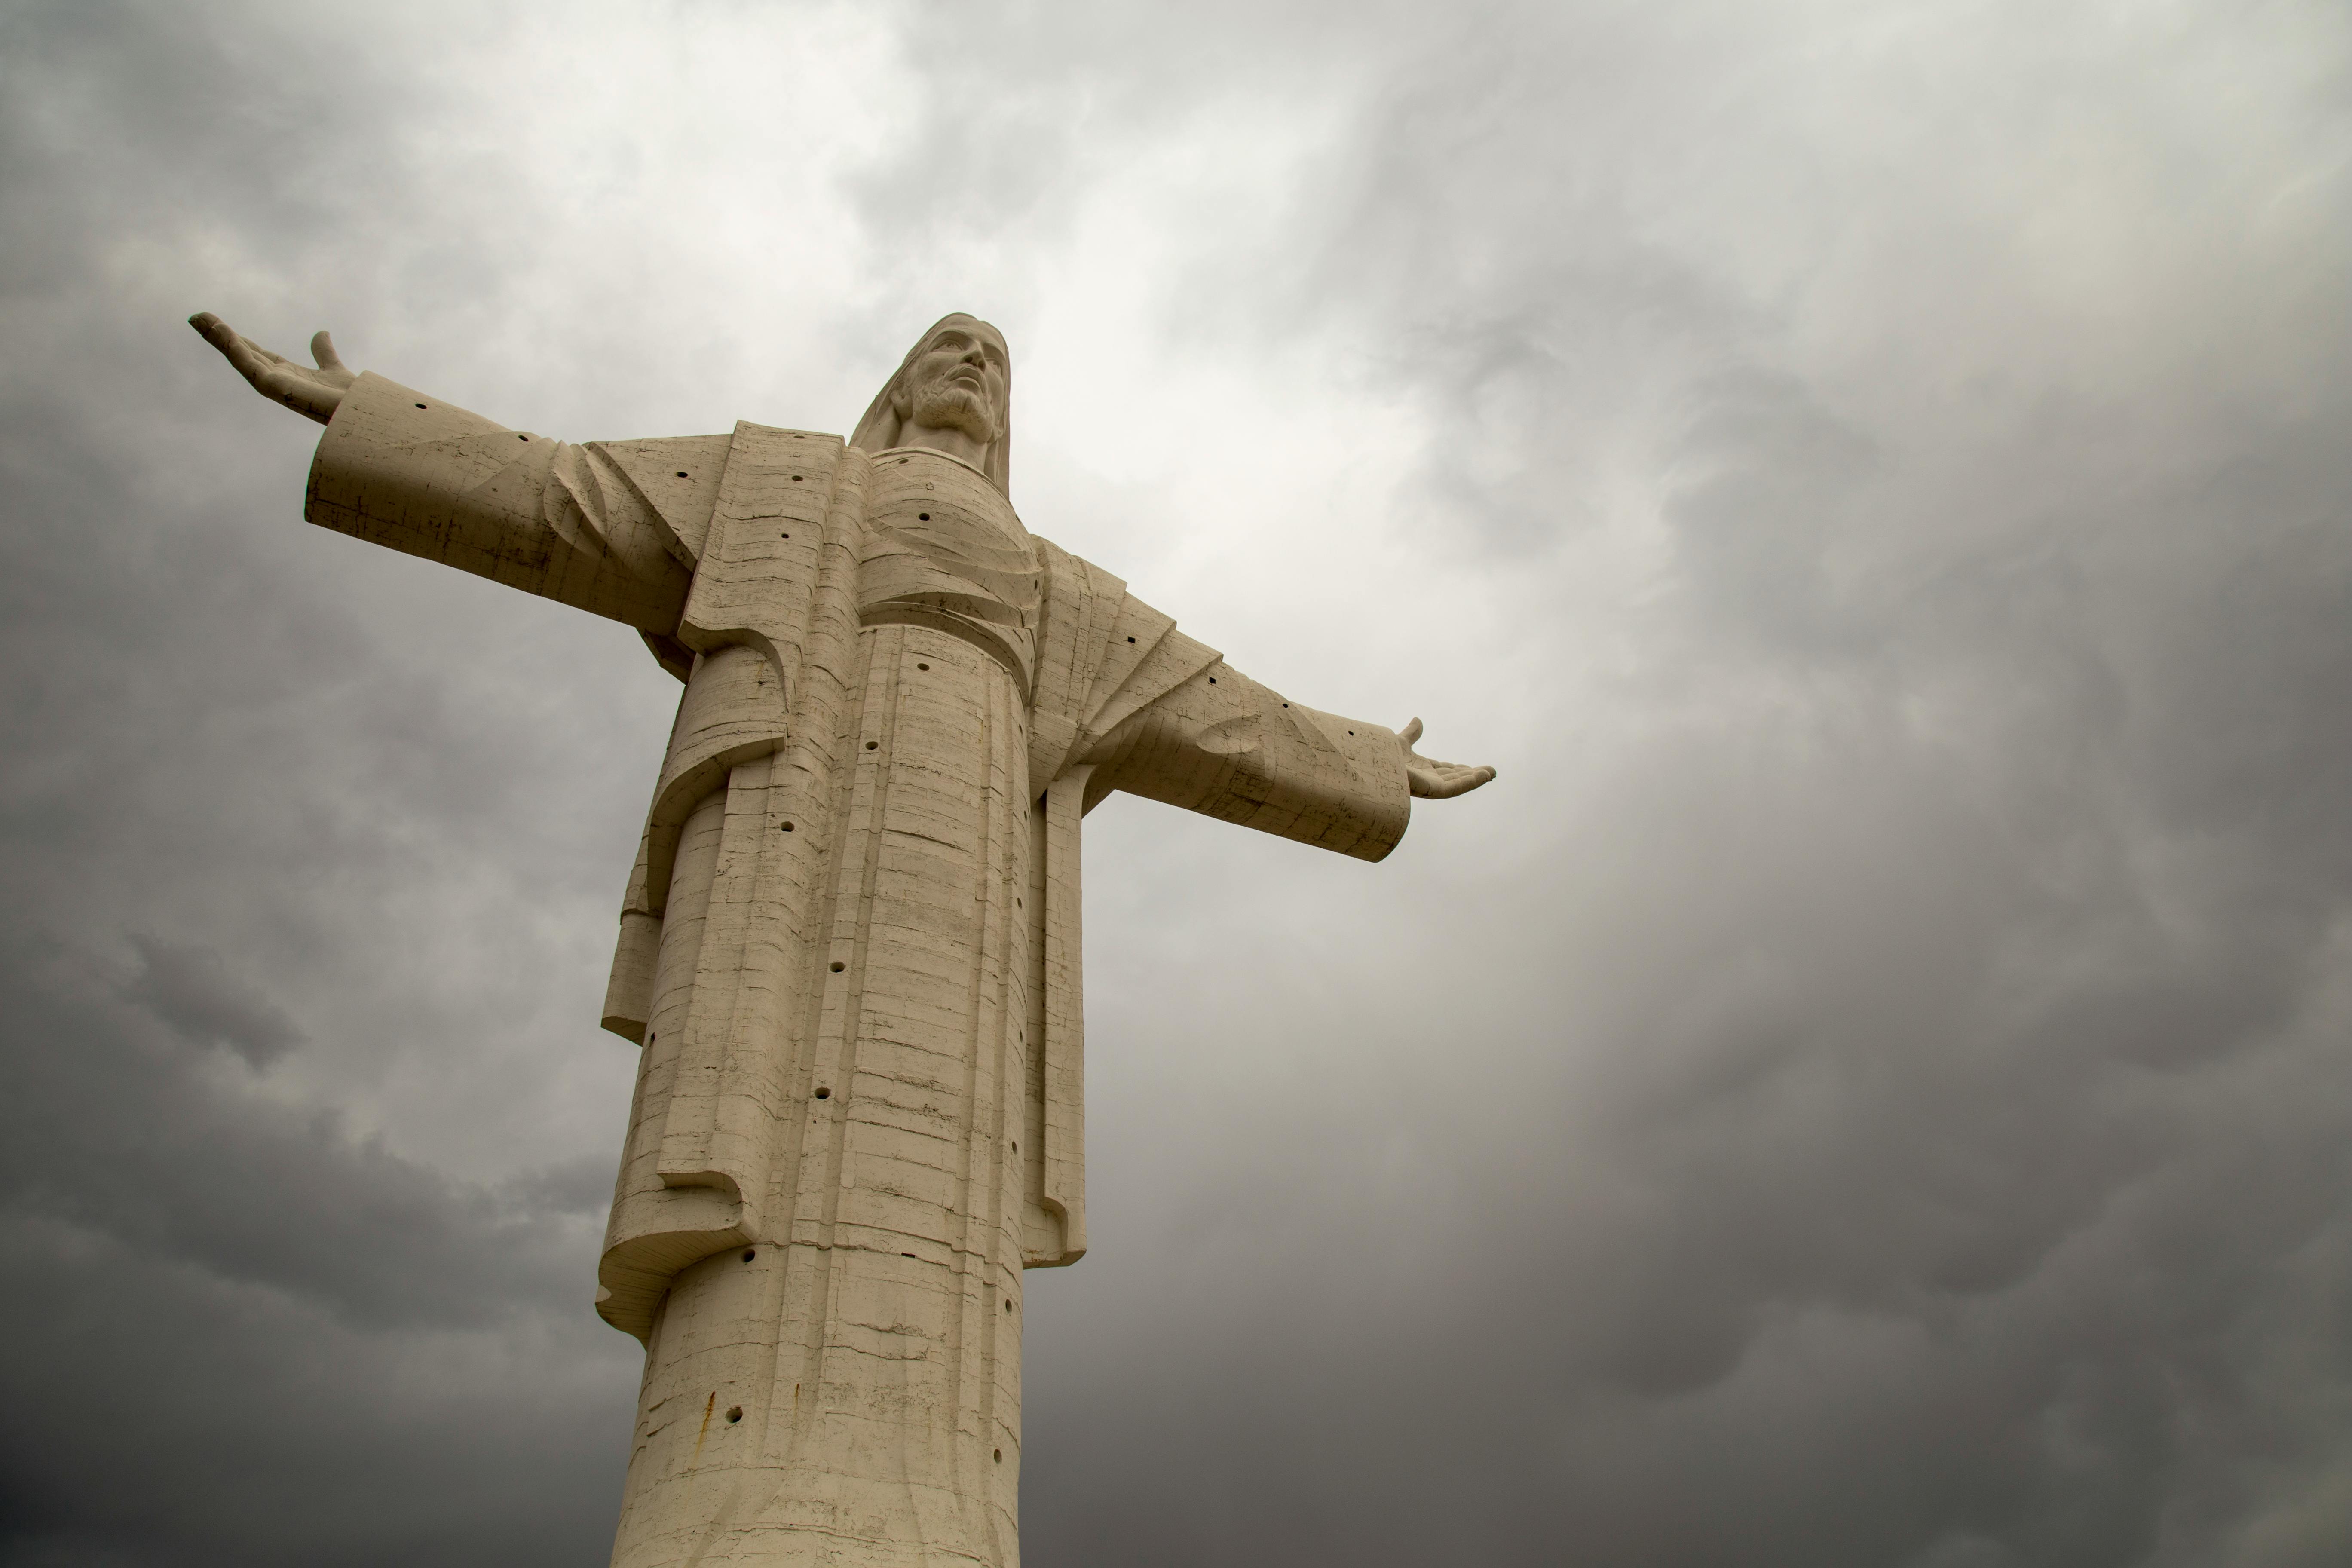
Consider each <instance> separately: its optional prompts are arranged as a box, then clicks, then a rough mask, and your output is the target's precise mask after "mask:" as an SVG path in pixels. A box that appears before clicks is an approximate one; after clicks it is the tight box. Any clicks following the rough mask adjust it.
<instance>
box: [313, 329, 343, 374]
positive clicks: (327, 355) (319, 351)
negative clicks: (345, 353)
mask: <svg viewBox="0 0 2352 1568" xmlns="http://www.w3.org/2000/svg"><path fill="white" fill-rule="evenodd" d="M310 357H311V358H312V359H314V360H316V361H318V362H319V368H320V370H341V371H348V370H349V369H350V366H348V365H346V364H344V363H343V360H342V356H341V354H339V353H336V352H335V340H334V338H333V337H332V336H331V335H330V334H329V333H328V332H327V331H325V329H323V328H321V329H320V331H318V332H317V333H316V334H315V335H314V336H312V338H311V339H310Z"/></svg>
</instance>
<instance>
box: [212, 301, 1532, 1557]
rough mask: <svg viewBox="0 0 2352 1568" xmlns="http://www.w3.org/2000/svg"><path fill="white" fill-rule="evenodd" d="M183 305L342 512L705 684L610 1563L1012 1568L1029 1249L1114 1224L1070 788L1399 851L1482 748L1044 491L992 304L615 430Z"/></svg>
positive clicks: (617, 1305) (650, 1031) (1371, 855)
mask: <svg viewBox="0 0 2352 1568" xmlns="http://www.w3.org/2000/svg"><path fill="white" fill-rule="evenodd" d="M192 324H193V325H194V327H195V328H196V330H197V331H199V332H201V333H202V334H203V335H204V337H205V341H206V342H210V343H211V344H212V345H213V346H214V347H215V348H216V349H218V350H219V351H220V352H221V353H223V354H224V355H226V357H227V359H228V361H229V363H231V364H232V365H234V366H235V367H236V369H237V370H238V371H239V372H240V373H241V374H243V375H244V376H245V378H246V379H247V381H248V382H250V383H251V384H253V385H254V387H255V388H256V389H257V390H258V391H259V392H260V393H261V394H262V395H265V396H267V397H269V398H271V399H273V400H274V401H277V402H279V403H283V404H285V405H287V406H288V407H289V408H292V409H294V410H295V411H296V412H298V413H300V414H304V415H307V416H310V418H312V419H315V420H317V421H319V422H320V424H322V425H324V426H326V432H325V434H324V435H323V436H321V437H320V441H319V449H318V454H317V456H316V457H315V458H313V459H312V462H311V465H310V486H309V492H308V495H307V498H306V500H305V503H304V510H303V515H304V516H305V517H307V518H308V519H309V520H310V521H312V522H315V523H318V524H320V526H322V527H326V528H331V529H333V530H335V531H337V532H340V533H348V534H351V535H352V536H354V537H356V538H360V539H364V540H369V541H372V542H375V543H377V544H384V545H389V546H391V547H392V548H393V549H394V550H400V551H404V552H408V553H409V554H412V555H422V556H425V557H426V558H427V559H430V560H434V561H439V562H443V563H446V564H448V565H451V566H456V567H459V568H462V569H463V570H465V571H467V572H473V573H477V574H480V575H482V576H485V577H489V578H493V579H495V580H496V581H498V582H500V583H504V584H508V585H509V586H511V587H516V588H521V589H524V590H526V591H528V592H530V593H533V594H541V595H546V596H547V597H549V598H551V599H558V600H561V601H562V602H563V603H564V604H567V605H573V606H575V607H577V608H579V609H583V610H585V611H588V612H589V613H591V614H593V615H598V616H604V617H606V618H607V619H610V620H614V621H618V622H620V623H622V624H623V625H624V626H630V627H633V628H635V631H636V632H637V634H638V636H639V637H642V638H644V640H645V644H646V647H647V648H649V649H650V650H651V651H652V653H653V657H654V658H656V659H657V660H659V661H660V663H661V665H662V668H665V669H667V670H668V671H669V672H670V673H671V674H672V675H674V676H676V677H677V679H678V680H679V681H680V682H682V683H683V684H684V686H685V691H684V693H683V695H682V696H681V697H680V698H679V700H678V708H677V721H676V722H675V723H674V724H673V725H672V727H671V730H670V736H669V748H668V752H667V754H666V755H665V757H664V758H663V761H662V766H661V773H660V776H659V777H658V779H657V780H656V783H655V784H654V790H653V799H652V802H651V804H650V805H648V806H647V808H646V826H645V834H644V837H643V838H642V840H641V841H640V843H639V845H638V848H637V858H636V865H635V868H634V869H633V870H632V871H631V872H630V873H629V881H628V892H627V895H626V897H625V900H623V903H622V906H621V921H620V937H619V941H618V943H617V945H616V949H615V952H614V955H613V969H612V978H611V982H610V984H609V986H608V988H607V990H606V992H605V997H604V1027H605V1028H607V1029H610V1030H611V1031H613V1032H614V1034H617V1035H620V1036H623V1037H625V1038H627V1039H628V1040H630V1041H632V1042H634V1043H635V1044H636V1045H637V1046H638V1047H640V1053H641V1054H640V1058H639V1065H638V1068H637V1079H636V1089H635V1097H634V1099H633V1100H632V1102H631V1105H630V1109H629V1121H628V1135H627V1140H626V1142H625V1143H624V1145H623V1147H622V1150H621V1168H620V1174H619V1176H618V1178H617V1179H616V1180H615V1182H614V1189H613V1212H612V1219H611V1222H610V1225H609V1226H608V1227H607V1229H606V1231H605V1236H604V1252H603V1255H602V1258H601V1260H600V1262H599V1264H598V1267H597V1279H598V1289H597V1292H596V1310H597V1311H598V1313H599V1314H601V1315H602V1316H603V1317H604V1320H605V1321H607V1322H609V1323H611V1324H612V1325H613V1326H614V1327H615V1328H618V1329H621V1330H624V1331H627V1332H628V1333H631V1334H634V1335H635V1336H636V1337H637V1339H639V1340H640V1341H642V1342H644V1345H645V1351H646V1364H645V1379H644V1384H643V1386H642V1389H641V1391H640V1393H639V1395H638V1400H637V1416H636V1432H635V1439H634V1441H633V1443H632V1445H631V1447H630V1451H629V1468H628V1479H627V1483H626V1490H625V1497H624V1500H623V1503H622V1509H621V1519H620V1528H619V1532H618V1538H617V1540H616V1542H615V1543H614V1549H613V1562H614V1564H615V1565H616V1568H670V1565H673V1564H677V1565H682V1564H687V1563H707V1564H713V1565H715V1564H719V1563H737V1564H752V1563H761V1564H765V1563H835V1564H843V1565H855V1568H939V1565H947V1564H987V1565H988V1568H1014V1565H1016V1564H1017V1563H1019V1561H1020V1551H1019V1546H1018V1542H1017V1535H1016V1509H1015V1504H1016V1501H1017V1498H1018V1493H1019V1475H1020V1458H1021V1316H1022V1312H1021V1308H1022V1270H1024V1268H1052V1267H1056V1266H1059V1265H1062V1264H1067V1263H1073V1262H1076V1260H1077V1258H1079V1257H1080V1256H1081V1255H1082V1254H1083V1253H1084V1252H1085V1251H1086V1248H1087V1208H1086V1092H1085V1070H1086V1069H1085V1054H1084V1051H1085V1047H1084V1041H1085V1035H1084V1026H1083V1021H1082V1015H1081V1008H1080V1002H1079V992H1080V962H1079V904H1078V900H1079V888H1078V826H1079V822H1080V820H1081V819H1082V818H1083V817H1084V816H1086V814H1087V812H1088V811H1089V810H1091V809H1092V808H1093V807H1094V805H1096V804H1097V802H1098V801H1100V800H1102V799H1103V798H1104V797H1105V796H1106V795H1108V794H1109V793H1110V792H1112V791H1113V790H1125V791H1127V792H1129V794H1132V795H1144V796H1148V797H1149V798H1150V799H1152V800H1157V801H1164V802H1166V803H1167V804H1169V805H1178V806H1183V807H1185V808H1187V809H1189V810H1192V811H1198V812H1202V813H1205V814H1207V815H1208V816H1214V817H1218V818H1221V819H1222V820H1223V821H1226V822H1232V823H1238V824H1240V825H1242V826H1246V827H1255V828H1257V829H1259V830H1261V831H1263V832H1266V833H1275V834H1279V835H1281V836H1282V837H1286V838H1291V839H1296V840H1298V841H1299V842H1301V843H1305V844H1313V845H1318V846H1320V847H1324V848H1327V849H1334V850H1337V851H1339V853H1341V854H1344V855H1352V856H1355V857H1357V858H1360V859H1364V860H1378V859H1380V858H1382V857H1383V856H1385V855H1387V854H1388V852H1389V851H1390V850H1391V849H1392V848H1394V847H1396V843H1397V840H1398V838H1399V837H1402V834H1403V833H1404V830H1405V822H1406V817H1407V814H1408V812H1409V809H1410V802H1411V798H1412V796H1415V795H1419V796H1422V797H1423V798H1425V799H1442V798H1444V797H1446V796H1449V795H1460V794H1462V793H1464V792H1465V791H1467V790H1472V789H1475V788H1476V787H1477V786H1478V785H1480V784H1484V783H1486V781H1487V780H1488V779H1490V778H1492V777H1494V770H1493V769H1492V768H1483V767H1479V768H1474V767H1464V766H1459V765H1455V764H1451V763H1438V762H1433V761H1431V760H1429V759H1428V758H1426V757H1423V756H1421V755H1420V754H1418V753H1417V752H1415V751H1414V749H1413V747H1414V742H1415V741H1416V740H1417V739H1418V738H1419V736H1420V733H1421V724H1420V721H1418V720H1416V721H1413V722H1412V723H1409V724H1407V725H1406V726H1405V727H1404V729H1403V730H1402V731H1392V730H1389V729H1385V728H1383V727H1382V726H1381V725H1378V724H1373V723H1369V722H1367V721H1363V720H1360V719H1346V718H1341V717H1339V715H1337V714H1332V713H1324V712H1319V711H1318V710H1315V709H1312V708H1308V707H1306V706H1305V705H1303V704H1300V703H1295V702H1291V701H1289V700H1286V699H1285V698H1284V697H1282V696H1281V695H1280V694H1279V693H1277V692H1275V691H1272V690H1269V689H1267V688H1265V687H1264V686H1261V685H1259V684H1258V683H1257V682H1256V681H1255V680H1252V679H1250V678H1249V677H1247V676H1245V675H1244V674H1242V673H1241V672H1240V671H1239V670H1237V669H1235V668H1233V666H1231V665H1229V664H1227V663H1226V662H1225V660H1224V658H1223V655H1221V654H1220V653H1218V652H1217V650H1216V649H1214V648H1212V647H1205V646H1204V645H1202V644H1201V643H1199V642H1196V641H1194V640H1193V639H1192V638H1191V637H1186V636H1185V635H1184V634H1183V633H1181V632H1180V631H1178V630H1177V629H1176V626H1175V623H1174V622H1173V621H1171V619H1170V618H1169V617H1168V616H1164V615H1162V614H1160V612H1159V611H1158V610H1155V609H1153V608H1152V607H1151V606H1150V605H1147V604H1145V603H1143V601H1141V600H1140V599H1138V598H1136V597H1135V596H1134V595H1131V594H1129V592H1128V591H1127V584H1125V583H1123V582H1121V581H1120V580H1119V579H1118V578H1117V577H1115V576H1113V575H1112V574H1110V573H1108V572H1106V571H1104V570H1103V569H1102V568H1101V567H1099V566H1097V565H1095V564H1094V563H1092V562H1089V561H1082V560H1080V559H1079V558H1078V557H1076V556H1075V555H1072V554H1070V553H1069V552H1066V551H1064V550H1061V549H1058V548H1056V547H1055V545H1054V544H1053V543H1051V542H1048V541H1046V540H1045V539H1042V538H1039V537H1038V536H1036V535H1035V534H1033V533H1031V532H1030V531H1028V530H1027V529H1026V528H1024V526H1023V525H1022V521H1021V519H1020V518H1019V517H1018V516H1016V515H1015V514H1014V512H1013V504H1012V501H1011V500H1010V499H1009V496H1008V494H1007V489H1006V481H1005V476H1006V471H1007V468H1008V465H1009V461H1010V458H1011V455H1012V398H1011V393H1012V363H1011V359H1010V356H1009V355H1008V354H1007V353H1006V350H1005V345H1004V339H1003V336H1002V335H1001V334H1000V333H998V332H997V331H996V330H995V329H994V328H993V327H991V326H989V325H988V324H987V323H986V322H984V321H976V320H974V319H973V318H971V317H970V316H963V315H953V316H949V317H947V318H946V319H945V320H943V321H940V323H939V324H938V325H937V326H934V327H933V328H931V330H930V331H928V332H926V333H924V334H923V336H922V338H921V340H920V341H919V342H917V343H916V344H915V346H914V348H913V350H912V351H911V352H909V353H908V355H907V357H906V360H905V362H904V363H901V364H900V365H899V366H898V370H897V372H896V373H895V374H892V375H891V376H890V378H889V381H888V382H887V384H885V385H884V386H883V388H882V390H881V392H880V394H879V395H877V396H876V397H875V399H874V403H873V405H872V406H871V407H869V408H867V409H866V416H865V417H864V418H862V419H860V420H859V421H858V422H857V426H856V431H855V432H854V433H853V434H852V435H851V436H850V437H849V438H848V439H847V440H844V439H842V438H841V437H838V436H827V435H821V434H818V433H816V432H814V431H803V430H785V429H778V428H773V427H771V426H763V425H751V424H740V425H738V426H735V428H734V429H733V430H732V431H731V432H729V433H727V434H724V435H717V436H688V437H677V438H674V439H667V440H643V441H592V442H589V443H587V444H585V445H583V446H572V445H569V444H566V443H564V442H562V441H556V440H551V439H549V438H548V437H543V436H539V435H534V434H532V433H530V432H529V431H520V430H510V429H508V428H506V427H504V426H499V425H496V424H493V423H492V422H491V421H489V420H488V419H485V418H483V417H482V416H480V415H478V414H472V413H468V412H467V410H465V409H463V408H459V407H457V405H454V404H449V403H444V402H443V401H441V399H439V398H437V397H433V396H429V395H426V394H425V393H422V392H418V391H415V390H414V389H412V388H409V387H405V386H402V385H400V384H397V383H394V382H391V381H386V380H385V379H383V377H382V376H379V375H374V374H353V373H352V372H351V371H350V370H348V369H346V368H344V366H343V364H342V362H341V360H340V359H339V358H337V357H336V354H335V350H334V345H333V343H332V342H331V340H330V339H329V338H328V336H327V334H326V333H324V332H320V334H319V335H318V336H317V338H315V339H314V340H313V341H312V343H311V350H312V357H313V358H314V359H315V360H316V361H317V365H316V368H311V367H309V366H304V365H300V364H298V363H293V362H291V361H289V360H287V359H285V358H282V357H281V356H279V355H278V354H274V353H269V352H268V350H265V349H262V348H259V347H257V346H256V345H255V344H253V343H252V342H248V341H247V340H246V339H245V338H243V337H240V336H239V335H238V334H237V333H236V331H232V330H231V329H230V328H229V326H228V325H227V324H226V322H224V321H221V320H220V319H219V318H217V317H215V316H213V315H210V314H205V315H199V316H196V317H194V319H193V322H192Z"/></svg>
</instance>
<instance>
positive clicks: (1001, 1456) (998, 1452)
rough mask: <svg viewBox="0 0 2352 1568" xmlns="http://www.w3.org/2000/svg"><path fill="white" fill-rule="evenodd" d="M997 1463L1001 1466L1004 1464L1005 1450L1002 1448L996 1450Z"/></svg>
mask: <svg viewBox="0 0 2352 1568" xmlns="http://www.w3.org/2000/svg"><path fill="white" fill-rule="evenodd" d="M996 1462H997V1463H998V1464H1000V1465H1001V1464H1003V1463H1004V1450H1003V1449H1002V1448H999V1449H997V1450H996Z"/></svg>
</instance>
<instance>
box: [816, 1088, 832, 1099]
mask: <svg viewBox="0 0 2352 1568" xmlns="http://www.w3.org/2000/svg"><path fill="white" fill-rule="evenodd" d="M816 1097H817V1098H818V1099H819V1100H831V1099H832V1098H833V1090H831V1089H818V1090H817V1091H816Z"/></svg>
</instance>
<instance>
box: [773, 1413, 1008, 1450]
mask: <svg viewBox="0 0 2352 1568" xmlns="http://www.w3.org/2000/svg"><path fill="white" fill-rule="evenodd" d="M742 1419H743V1407H742V1406H741V1405H729V1406H728V1407H727V1421H728V1424H729V1425H730V1426H732V1425H734V1424H735V1423H736V1422H738V1421H740V1420H742ZM997 1451H998V1452H999V1453H1002V1452H1003V1449H1001V1448H1000V1449H998V1450H997Z"/></svg>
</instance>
